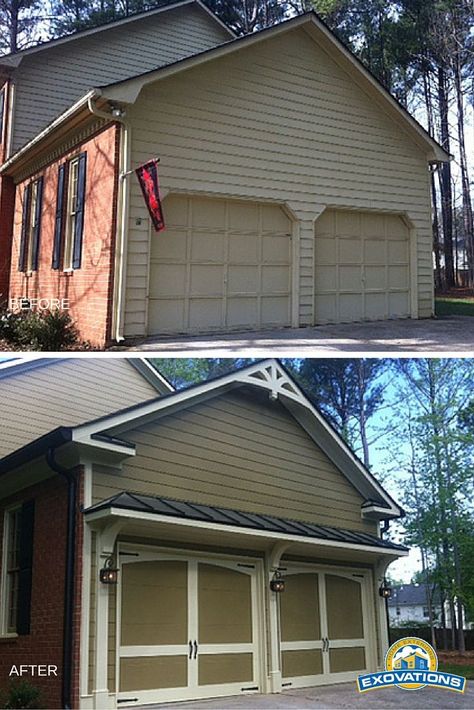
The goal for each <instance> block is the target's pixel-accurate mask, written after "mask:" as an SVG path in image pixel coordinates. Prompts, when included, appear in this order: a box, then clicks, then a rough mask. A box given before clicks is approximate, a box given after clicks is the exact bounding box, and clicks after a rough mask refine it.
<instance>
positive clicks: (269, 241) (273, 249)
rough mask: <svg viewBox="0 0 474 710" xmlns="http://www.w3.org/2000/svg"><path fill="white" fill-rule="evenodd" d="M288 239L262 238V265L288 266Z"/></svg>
mask: <svg viewBox="0 0 474 710" xmlns="http://www.w3.org/2000/svg"><path fill="white" fill-rule="evenodd" d="M288 246H289V240H288V237H277V236H272V237H270V236H263V237H262V259H263V263H264V264H268V263H269V262H270V263H272V264H278V263H280V264H288V261H289V255H288Z"/></svg>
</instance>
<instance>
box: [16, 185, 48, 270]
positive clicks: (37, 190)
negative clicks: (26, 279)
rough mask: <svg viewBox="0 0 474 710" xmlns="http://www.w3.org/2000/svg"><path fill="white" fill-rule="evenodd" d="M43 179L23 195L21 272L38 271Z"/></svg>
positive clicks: (28, 188) (27, 188)
mask: <svg viewBox="0 0 474 710" xmlns="http://www.w3.org/2000/svg"><path fill="white" fill-rule="evenodd" d="M42 201H43V178H42V177H41V178H39V180H36V181H35V182H32V183H30V184H29V185H27V186H26V187H25V191H24V194H23V220H22V227H21V242H20V256H19V263H18V269H19V271H36V270H37V268H38V253H39V238H40V230H41V208H42Z"/></svg>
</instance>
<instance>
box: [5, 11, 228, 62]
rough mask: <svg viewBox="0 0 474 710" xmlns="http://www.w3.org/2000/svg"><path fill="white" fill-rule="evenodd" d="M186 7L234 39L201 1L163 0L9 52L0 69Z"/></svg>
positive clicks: (222, 23) (223, 24)
mask: <svg viewBox="0 0 474 710" xmlns="http://www.w3.org/2000/svg"><path fill="white" fill-rule="evenodd" d="M186 5H198V6H199V7H200V8H202V9H203V11H204V12H206V13H207V14H208V15H209V16H210V17H212V19H213V20H214V21H215V22H217V23H218V24H219V25H220V26H221V27H222V28H223V29H225V30H226V32H228V34H229V36H230V37H231V38H234V37H235V33H234V32H233V31H232V30H231V29H230V28H229V27H227V25H226V24H225V23H224V22H222V20H220V19H219V18H218V17H217V15H215V14H214V13H213V12H211V10H209V8H208V7H207V6H206V5H205V4H204V3H203V2H201V0H163V2H161V3H160V4H159V5H158V6H157V7H153V8H150V9H149V10H144V11H142V12H135V13H133V14H131V15H128V16H127V17H121V18H120V19H118V20H111V21H110V22H104V23H103V24H101V25H98V26H97V27H89V28H87V29H84V30H77V31H76V32H71V33H70V34H68V35H65V36H64V37H57V38H56V39H51V40H48V41H46V42H40V43H39V44H36V45H34V46H33V47H27V48H26V49H20V50H18V51H17V52H11V53H10V54H4V55H1V56H0V67H1V66H5V67H16V66H18V65H19V63H20V62H21V60H22V58H23V57H25V56H28V55H30V54H36V53H38V52H42V51H43V50H47V49H51V48H52V47H58V46H60V45H62V44H66V43H69V42H72V41H74V40H76V39H82V38H83V37H89V36H90V35H94V34H97V33H99V32H106V31H107V30H111V29H115V28H116V27H121V26H122V25H127V24H130V23H132V22H136V21H137V20H141V19H143V18H144V17H152V16H154V15H157V14H159V13H162V12H165V11H168V10H172V9H174V8H177V7H184V6H186Z"/></svg>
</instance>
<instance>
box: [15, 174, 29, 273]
mask: <svg viewBox="0 0 474 710" xmlns="http://www.w3.org/2000/svg"><path fill="white" fill-rule="evenodd" d="M30 203H31V183H30V184H29V185H27V186H26V187H25V191H24V193H23V216H22V221H21V238H20V254H19V257H18V271H25V269H26V254H27V243H26V242H27V237H28V224H29V221H30Z"/></svg>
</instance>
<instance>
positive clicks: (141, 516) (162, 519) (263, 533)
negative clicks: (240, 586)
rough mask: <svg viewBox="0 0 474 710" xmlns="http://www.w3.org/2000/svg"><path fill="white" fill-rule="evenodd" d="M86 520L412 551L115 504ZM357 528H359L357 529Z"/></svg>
mask: <svg viewBox="0 0 474 710" xmlns="http://www.w3.org/2000/svg"><path fill="white" fill-rule="evenodd" d="M85 514H86V520H87V521H88V522H91V523H92V522H95V521H102V520H104V519H106V518H112V519H115V520H117V519H119V518H121V519H122V520H129V521H133V520H137V521H138V520H141V521H143V522H150V523H152V522H155V523H165V524H169V525H172V526H173V525H174V526H177V527H178V528H190V529H191V530H195V529H196V528H197V529H199V530H210V531H212V532H215V533H226V532H229V533H234V534H237V535H243V536H246V537H257V538H263V539H268V540H272V541H273V540H274V541H278V542H287V543H289V544H310V545H315V546H318V547H335V548H339V549H341V548H343V549H346V550H347V549H349V550H358V551H360V552H372V553H374V554H378V555H390V556H391V557H406V556H407V555H408V554H409V550H397V549H393V548H387V547H378V546H375V545H363V544H360V543H353V542H339V541H337V540H323V539H322V538H317V537H305V536H303V535H288V534H285V533H279V532H273V531H269V530H256V529H254V528H242V527H239V526H238V525H224V524H223V523H212V522H209V523H208V522H205V521H203V520H189V519H184V518H173V517H171V516H169V515H163V514H160V513H144V512H141V511H137V510H127V509H126V508H114V507H113V505H111V506H110V508H104V509H103V510H97V511H94V512H92V513H89V514H88V513H87V510H86V511H85ZM354 532H357V531H354Z"/></svg>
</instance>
